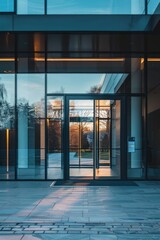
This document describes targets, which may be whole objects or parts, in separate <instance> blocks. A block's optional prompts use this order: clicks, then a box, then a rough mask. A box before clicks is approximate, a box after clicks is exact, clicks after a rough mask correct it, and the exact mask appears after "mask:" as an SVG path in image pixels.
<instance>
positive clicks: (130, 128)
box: [127, 97, 145, 178]
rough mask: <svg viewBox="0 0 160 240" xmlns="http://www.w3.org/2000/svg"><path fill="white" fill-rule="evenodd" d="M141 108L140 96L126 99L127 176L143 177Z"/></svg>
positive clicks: (142, 120) (142, 123)
mask: <svg viewBox="0 0 160 240" xmlns="http://www.w3.org/2000/svg"><path fill="white" fill-rule="evenodd" d="M143 109H144V106H143V105H142V98H141V97H132V98H128V99H127V119H128V120H127V122H128V124H127V132H128V178H143V177H144V168H145V162H144V143H143V141H144V131H143V129H144V126H143V125H144V114H143V111H144V110H143Z"/></svg>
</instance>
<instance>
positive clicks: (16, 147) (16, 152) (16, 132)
mask: <svg viewBox="0 0 160 240" xmlns="http://www.w3.org/2000/svg"><path fill="white" fill-rule="evenodd" d="M14 54H15V180H17V177H18V171H17V168H18V107H17V70H18V66H17V65H18V63H17V34H15V52H14Z"/></svg>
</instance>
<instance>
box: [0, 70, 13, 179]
mask: <svg viewBox="0 0 160 240" xmlns="http://www.w3.org/2000/svg"><path fill="white" fill-rule="evenodd" d="M14 86H15V75H14V74H0V178H1V179H14V176H15V171H14V170H15V110H14V109H15V87H14Z"/></svg>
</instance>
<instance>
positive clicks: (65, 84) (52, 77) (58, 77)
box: [47, 74, 103, 93]
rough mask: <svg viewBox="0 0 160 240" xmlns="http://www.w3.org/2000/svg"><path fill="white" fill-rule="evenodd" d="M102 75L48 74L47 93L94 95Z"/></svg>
mask: <svg viewBox="0 0 160 240" xmlns="http://www.w3.org/2000/svg"><path fill="white" fill-rule="evenodd" d="M102 78H103V74H48V75H47V81H48V85H47V86H48V90H47V91H48V93H89V92H90V93H94V90H95V91H96V89H97V91H98V87H99V85H100V84H101V81H102Z"/></svg>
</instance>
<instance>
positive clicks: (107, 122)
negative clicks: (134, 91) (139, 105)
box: [95, 100, 121, 178]
mask: <svg viewBox="0 0 160 240" xmlns="http://www.w3.org/2000/svg"><path fill="white" fill-rule="evenodd" d="M120 112H121V104H120V101H110V100H96V128H95V129H96V130H95V175H96V178H106V177H109V178H120V144H121V143H120V124H121V115H120Z"/></svg>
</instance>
